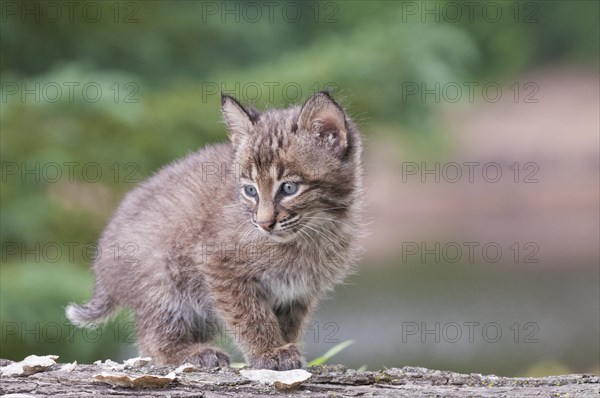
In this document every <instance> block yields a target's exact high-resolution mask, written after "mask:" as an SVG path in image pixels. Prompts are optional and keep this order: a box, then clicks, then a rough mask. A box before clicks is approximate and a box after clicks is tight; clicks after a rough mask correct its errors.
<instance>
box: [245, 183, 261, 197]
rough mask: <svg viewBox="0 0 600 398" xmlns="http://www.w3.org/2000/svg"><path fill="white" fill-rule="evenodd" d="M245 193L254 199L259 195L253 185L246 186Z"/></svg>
mask: <svg viewBox="0 0 600 398" xmlns="http://www.w3.org/2000/svg"><path fill="white" fill-rule="evenodd" d="M244 193H245V194H246V195H248V196H250V197H252V198H254V197H255V196H257V195H258V192H256V188H255V187H254V186H253V185H244Z"/></svg>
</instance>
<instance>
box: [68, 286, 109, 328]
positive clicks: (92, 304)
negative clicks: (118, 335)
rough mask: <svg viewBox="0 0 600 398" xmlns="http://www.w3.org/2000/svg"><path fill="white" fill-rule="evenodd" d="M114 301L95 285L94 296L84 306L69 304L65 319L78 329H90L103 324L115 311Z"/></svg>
mask: <svg viewBox="0 0 600 398" xmlns="http://www.w3.org/2000/svg"><path fill="white" fill-rule="evenodd" d="M116 306H117V305H116V302H115V300H114V299H113V298H112V297H111V296H110V295H109V294H108V292H107V291H106V290H105V289H104V288H103V287H102V286H101V285H98V284H96V288H95V289H94V296H93V297H92V299H91V300H90V301H89V302H87V303H86V304H84V305H77V304H73V303H71V304H69V305H68V306H67V309H66V311H65V312H66V314H67V318H68V319H69V321H71V323H73V324H74V325H77V326H80V327H90V326H94V325H96V324H100V323H103V322H105V321H106V320H107V319H108V318H109V317H110V315H111V314H112V313H113V312H114V311H115V309H116Z"/></svg>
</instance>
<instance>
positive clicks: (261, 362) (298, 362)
mask: <svg viewBox="0 0 600 398" xmlns="http://www.w3.org/2000/svg"><path fill="white" fill-rule="evenodd" d="M249 362H250V366H251V367H253V368H256V369H272V370H291V369H300V368H302V367H304V365H305V363H304V357H303V356H302V353H300V350H298V348H297V347H296V346H295V345H293V344H286V345H284V346H281V347H277V348H274V349H272V350H269V351H267V352H265V353H262V354H260V355H257V356H255V357H252V358H250V360H249Z"/></svg>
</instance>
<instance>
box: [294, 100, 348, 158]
mask: <svg viewBox="0 0 600 398" xmlns="http://www.w3.org/2000/svg"><path fill="white" fill-rule="evenodd" d="M298 128H299V129H300V130H303V131H307V132H309V133H312V134H316V135H318V136H319V138H321V139H322V140H323V141H324V142H325V144H326V145H329V146H330V147H331V148H332V150H333V151H334V153H335V154H336V155H337V156H342V155H343V154H344V153H345V152H346V149H347V148H348V128H347V125H346V114H345V113H344V110H343V109H342V107H341V106H339V105H338V103H337V102H335V101H334V100H333V99H332V98H331V96H330V95H329V93H328V92H327V91H321V92H318V93H316V94H315V95H313V96H312V97H310V98H309V99H308V101H306V103H305V104H304V106H303V107H302V110H301V111H300V116H299V117H298Z"/></svg>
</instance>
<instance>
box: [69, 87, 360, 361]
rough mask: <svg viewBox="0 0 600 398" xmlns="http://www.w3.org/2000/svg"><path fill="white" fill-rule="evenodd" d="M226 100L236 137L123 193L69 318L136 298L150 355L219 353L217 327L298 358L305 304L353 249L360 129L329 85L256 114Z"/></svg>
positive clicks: (143, 350) (258, 355)
mask: <svg viewBox="0 0 600 398" xmlns="http://www.w3.org/2000/svg"><path fill="white" fill-rule="evenodd" d="M221 110H222V113H223V117H224V120H225V123H226V125H227V127H228V129H229V138H230V143H223V144H218V145H209V146H207V147H205V148H203V149H201V150H199V151H198V152H195V153H193V154H191V155H189V156H187V157H185V158H183V159H181V160H178V161H176V162H174V163H172V164H169V165H167V166H165V167H164V168H163V169H161V170H160V171H159V172H158V173H156V174H155V175H154V176H152V177H150V178H149V179H148V180H146V181H145V182H143V183H142V184H141V185H139V186H138V187H137V188H136V189H134V190H133V191H132V192H130V193H129V194H128V195H127V196H126V197H125V199H124V200H123V202H122V203H121V204H120V206H119V207H118V209H117V210H116V213H115V215H114V216H113V218H112V220H111V221H110V223H109V224H108V226H107V227H106V229H105V230H104V232H103V233H102V236H101V238H100V240H99V243H98V247H99V253H100V255H98V256H97V258H96V260H95V263H94V273H95V275H96V282H95V289H94V295H93V297H92V299H91V300H90V301H89V302H88V303H87V304H85V305H82V306H78V305H74V304H71V305H69V306H68V307H67V310H66V313H67V317H68V318H69V319H70V320H71V322H73V323H75V324H78V325H81V326H86V325H87V326H90V324H94V323H97V322H102V321H104V320H106V318H107V317H108V316H109V315H110V314H111V313H112V312H114V311H115V310H116V309H117V307H118V306H120V305H125V306H128V307H130V308H131V309H132V310H133V313H134V314H135V320H136V325H137V336H138V344H139V351H140V354H141V355H147V356H151V357H152V358H153V360H154V362H155V363H157V364H170V365H177V364H181V363H185V362H190V363H194V364H198V365H202V366H209V367H215V366H227V365H228V364H229V358H228V356H227V355H226V354H225V353H223V352H222V351H220V350H219V349H217V348H215V347H213V346H211V345H210V342H211V340H213V339H214V338H215V337H216V334H217V333H218V332H219V330H221V329H220V327H221V328H222V327H225V328H226V330H227V334H228V335H230V336H233V337H234V341H235V343H236V344H237V345H239V347H240V348H241V350H242V351H243V353H244V355H245V357H246V359H247V361H248V363H249V364H250V366H252V367H254V368H267V369H276V370H287V369H295V368H300V367H302V366H303V365H304V358H303V356H302V353H301V352H300V350H299V349H298V346H297V343H298V340H299V338H300V335H301V332H302V328H303V326H304V325H305V324H306V322H307V319H308V316H309V315H310V314H311V312H312V311H313V310H314V309H315V306H316V304H317V300H318V299H319V298H320V297H321V296H322V295H323V294H324V293H325V292H327V291H329V290H331V289H332V288H333V286H334V285H335V284H336V283H338V282H340V281H341V280H342V279H343V278H344V276H345V275H346V274H347V273H348V271H349V270H350V268H351V266H352V264H353V262H354V259H355V257H356V253H357V248H356V244H355V239H356V233H355V232H356V228H357V227H358V221H359V220H358V218H359V210H360V203H361V195H362V167H361V148H362V144H361V136H360V133H359V131H358V129H357V127H356V126H355V125H354V123H353V122H352V121H351V120H350V119H349V118H348V116H347V115H346V113H345V112H344V110H343V109H342V108H341V107H340V106H339V105H338V104H337V103H336V102H335V101H334V100H333V99H332V98H331V97H330V95H329V94H328V93H327V92H320V93H317V94H315V95H313V96H312V97H311V98H310V99H309V100H308V101H307V102H306V103H305V104H304V105H303V106H293V107H290V108H287V109H269V110H266V111H264V112H262V113H259V112H257V111H256V110H254V109H250V108H248V109H246V108H244V107H243V106H242V105H241V104H240V103H239V102H238V101H237V100H235V99H234V98H232V97H229V96H222V99H221ZM115 245H116V246H115ZM115 248H118V254H117V253H116V252H115ZM109 253H110V254H109Z"/></svg>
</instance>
